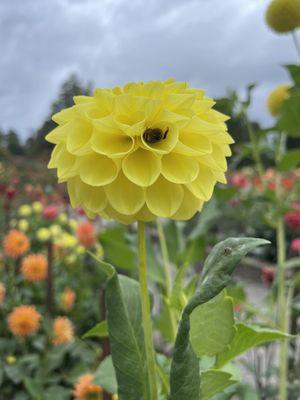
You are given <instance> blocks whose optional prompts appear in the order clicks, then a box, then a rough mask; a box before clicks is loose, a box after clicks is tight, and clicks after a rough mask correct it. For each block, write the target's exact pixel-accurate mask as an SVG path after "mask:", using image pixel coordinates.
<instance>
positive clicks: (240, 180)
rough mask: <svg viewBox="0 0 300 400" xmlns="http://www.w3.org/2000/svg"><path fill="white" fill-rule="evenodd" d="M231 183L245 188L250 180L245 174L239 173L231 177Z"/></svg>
mask: <svg viewBox="0 0 300 400" xmlns="http://www.w3.org/2000/svg"><path fill="white" fill-rule="evenodd" d="M230 183H231V185H232V186H234V187H237V188H245V187H247V186H249V184H250V181H249V179H248V178H246V177H245V176H244V175H242V174H239V173H237V174H234V175H233V176H232V177H231V178H230Z"/></svg>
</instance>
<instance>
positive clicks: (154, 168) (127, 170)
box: [47, 79, 233, 223]
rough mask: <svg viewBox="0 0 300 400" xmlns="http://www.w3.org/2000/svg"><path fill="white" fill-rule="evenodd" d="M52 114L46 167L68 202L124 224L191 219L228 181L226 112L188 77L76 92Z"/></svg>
mask: <svg viewBox="0 0 300 400" xmlns="http://www.w3.org/2000/svg"><path fill="white" fill-rule="evenodd" d="M74 102H75V105H74V106H73V107H70V108H67V109H65V110H63V111H61V112H59V113H57V114H55V115H54V116H53V120H54V121H55V122H56V123H57V124H58V125H59V126H58V127H57V128H55V129H54V130H53V131H52V132H50V133H49V134H48V135H47V140H48V141H49V142H51V143H54V144H55V148H54V150H53V152H52V156H51V160H50V162H49V168H56V169H57V174H58V178H59V181H60V182H67V186H68V192H69V196H70V199H71V204H72V206H73V207H82V208H83V209H84V211H85V212H86V214H87V215H88V216H89V217H91V218H92V217H94V216H95V215H97V214H99V215H101V216H102V217H104V218H113V219H115V220H117V221H120V222H123V223H131V222H134V221H137V220H140V221H151V220H154V219H155V218H156V217H166V218H172V219H176V220H186V219H189V218H191V217H192V216H193V215H194V214H195V213H196V212H197V211H198V210H201V208H202V205H203V203H204V202H205V201H207V200H209V199H210V197H211V195H212V192H213V189H214V186H215V184H216V182H223V183H226V178H225V175H224V173H225V171H226V169H227V162H226V157H228V156H230V155H231V150H230V147H229V145H230V144H231V143H233V139H232V138H231V136H230V135H229V134H228V132H227V127H226V124H225V121H226V120H227V119H228V118H227V117H226V116H225V115H223V114H221V113H220V112H218V111H216V110H214V109H213V106H214V104H215V102H214V101H213V100H212V99H210V98H208V97H206V96H205V95H204V91H203V90H199V89H193V88H189V87H188V85H187V83H185V82H175V81H174V80H172V79H168V80H166V81H150V82H147V83H142V82H138V83H128V84H126V85H125V86H124V87H122V88H121V87H116V88H114V89H111V90H110V89H96V90H95V91H94V95H93V96H75V97H74Z"/></svg>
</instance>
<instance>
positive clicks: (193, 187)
mask: <svg viewBox="0 0 300 400" xmlns="http://www.w3.org/2000/svg"><path fill="white" fill-rule="evenodd" d="M215 183H216V179H215V177H214V174H213V173H212V171H211V169H210V168H208V167H206V166H204V165H199V174H198V177H197V179H195V180H194V181H193V182H192V183H190V184H188V185H186V186H187V188H188V189H189V190H190V191H191V192H192V193H193V195H194V196H196V197H198V198H199V199H201V200H205V201H207V200H209V199H210V198H211V196H212V194H213V190H214V186H215Z"/></svg>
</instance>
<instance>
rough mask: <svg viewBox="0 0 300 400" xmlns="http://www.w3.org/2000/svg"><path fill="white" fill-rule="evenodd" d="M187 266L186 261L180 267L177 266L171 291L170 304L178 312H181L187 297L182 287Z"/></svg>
mask: <svg viewBox="0 0 300 400" xmlns="http://www.w3.org/2000/svg"><path fill="white" fill-rule="evenodd" d="M188 267H189V264H188V263H186V264H185V265H183V266H182V267H180V268H178V270H177V273H176V276H175V279H174V284H173V287H172V292H171V298H170V306H171V307H172V308H174V309H175V310H177V311H178V312H179V313H181V311H182V309H183V308H184V306H185V305H186V303H187V298H186V296H185V293H184V288H183V280H184V277H185V274H186V271H187V268H188Z"/></svg>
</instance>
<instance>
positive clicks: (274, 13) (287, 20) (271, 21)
mask: <svg viewBox="0 0 300 400" xmlns="http://www.w3.org/2000/svg"><path fill="white" fill-rule="evenodd" d="M266 21H267V24H268V25H269V27H270V28H271V29H272V30H273V31H275V32H278V33H287V32H291V31H293V30H294V29H297V28H298V27H299V26H300V0H273V1H271V3H270V4H269V7H268V8H267V12H266Z"/></svg>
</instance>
